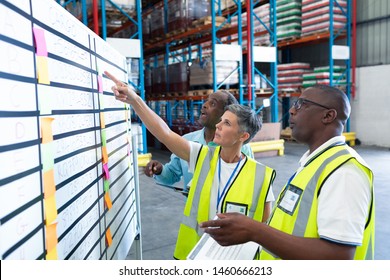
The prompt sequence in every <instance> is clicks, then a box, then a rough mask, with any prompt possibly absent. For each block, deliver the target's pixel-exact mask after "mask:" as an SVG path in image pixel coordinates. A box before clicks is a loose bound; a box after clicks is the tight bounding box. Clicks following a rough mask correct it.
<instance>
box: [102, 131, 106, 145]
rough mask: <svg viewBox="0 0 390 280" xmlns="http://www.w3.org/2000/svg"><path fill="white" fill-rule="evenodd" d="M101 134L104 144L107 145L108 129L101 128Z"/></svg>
mask: <svg viewBox="0 0 390 280" xmlns="http://www.w3.org/2000/svg"><path fill="white" fill-rule="evenodd" d="M101 135H102V146H106V145H107V138H106V137H107V136H106V130H105V129H102V130H101Z"/></svg>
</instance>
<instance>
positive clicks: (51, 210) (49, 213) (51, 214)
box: [43, 195, 57, 225]
mask: <svg viewBox="0 0 390 280" xmlns="http://www.w3.org/2000/svg"><path fill="white" fill-rule="evenodd" d="M43 201H44V205H45V218H46V225H50V224H52V223H53V222H54V221H55V220H56V219H57V205H56V197H55V196H54V195H52V196H50V197H49V198H45V199H44V200H43Z"/></svg>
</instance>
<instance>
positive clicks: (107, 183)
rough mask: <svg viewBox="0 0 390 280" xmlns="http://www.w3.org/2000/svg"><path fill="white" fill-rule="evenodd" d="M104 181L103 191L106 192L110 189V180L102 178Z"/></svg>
mask: <svg viewBox="0 0 390 280" xmlns="http://www.w3.org/2000/svg"><path fill="white" fill-rule="evenodd" d="M103 181H104V192H108V191H109V190H110V181H108V180H103Z"/></svg>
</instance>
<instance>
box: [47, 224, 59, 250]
mask: <svg viewBox="0 0 390 280" xmlns="http://www.w3.org/2000/svg"><path fill="white" fill-rule="evenodd" d="M57 244H58V237H57V223H53V224H51V225H47V226H46V250H47V251H48V252H50V251H52V250H53V249H54V248H55V247H57Z"/></svg>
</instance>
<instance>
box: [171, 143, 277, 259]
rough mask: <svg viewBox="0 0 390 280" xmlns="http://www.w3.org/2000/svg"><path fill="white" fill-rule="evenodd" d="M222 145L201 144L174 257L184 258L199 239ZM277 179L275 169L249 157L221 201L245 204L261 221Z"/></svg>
mask: <svg viewBox="0 0 390 280" xmlns="http://www.w3.org/2000/svg"><path fill="white" fill-rule="evenodd" d="M220 149H221V147H208V146H202V148H201V150H200V152H199V154H198V158H197V161H196V167H195V172H194V176H193V179H192V183H191V188H190V192H189V195H188V199H187V202H186V206H185V208H184V213H183V214H184V215H183V220H182V223H181V224H180V228H179V233H178V238H177V242H176V249H175V253H174V257H175V258H176V259H179V260H184V259H186V258H187V255H188V254H189V253H190V251H191V250H192V248H193V247H194V246H195V245H196V243H197V242H198V241H199V239H200V237H201V235H202V234H203V230H201V229H200V228H199V226H198V225H199V223H201V222H204V221H207V220H209V207H210V192H211V188H212V184H213V180H214V174H215V171H216V168H217V163H218V158H219V153H220ZM274 178H275V171H274V170H273V169H271V168H269V167H267V166H265V165H262V164H260V163H258V162H257V161H255V160H253V159H251V158H249V157H246V161H245V162H244V164H243V166H242V168H241V170H240V171H239V172H238V174H237V176H236V178H235V179H234V181H233V182H232V183H231V185H230V187H229V189H228V191H227V192H226V195H225V197H224V198H223V201H222V203H223V204H222V205H223V206H222V209H223V212H225V211H226V204H227V203H235V204H239V205H244V206H246V209H247V213H246V214H247V215H248V216H250V217H252V218H253V219H255V220H258V221H262V218H263V212H264V204H265V202H266V199H267V195H268V191H269V189H270V186H271V184H272V182H273V180H274Z"/></svg>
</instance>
